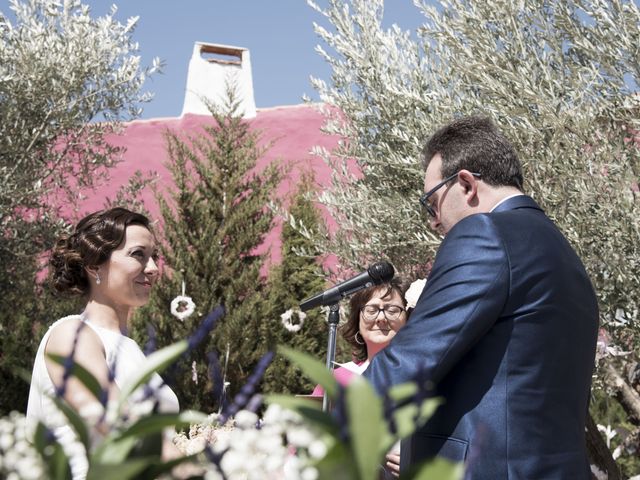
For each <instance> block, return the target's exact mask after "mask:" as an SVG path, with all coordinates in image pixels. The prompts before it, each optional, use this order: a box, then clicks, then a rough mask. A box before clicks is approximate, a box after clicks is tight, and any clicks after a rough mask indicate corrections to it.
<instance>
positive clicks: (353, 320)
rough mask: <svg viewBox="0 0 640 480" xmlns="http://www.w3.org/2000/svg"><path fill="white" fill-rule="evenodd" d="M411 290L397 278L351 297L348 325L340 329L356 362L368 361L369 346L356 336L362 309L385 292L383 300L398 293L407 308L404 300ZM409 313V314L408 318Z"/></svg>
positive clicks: (358, 330)
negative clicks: (378, 293)
mask: <svg viewBox="0 0 640 480" xmlns="http://www.w3.org/2000/svg"><path fill="white" fill-rule="evenodd" d="M408 288H409V285H407V284H406V282H405V281H404V280H402V279H401V278H398V277H395V278H394V279H393V280H391V281H390V282H388V283H383V284H381V285H374V286H372V287H369V288H365V289H364V290H360V291H359V292H357V293H355V294H354V295H353V296H352V297H351V301H350V302H349V317H348V318H347V321H346V323H345V324H344V325H343V326H342V327H340V333H341V334H342V337H343V338H344V339H345V340H346V341H347V343H348V344H349V345H351V355H352V357H353V358H354V360H357V361H359V362H361V361H364V360H366V359H367V353H368V352H367V345H366V344H365V343H364V342H362V344H360V343H358V342H357V341H356V334H359V333H360V309H361V308H362V307H364V306H365V305H366V304H367V302H368V301H369V300H371V298H372V297H373V295H374V294H375V293H376V292H379V291H384V295H382V297H381V298H387V297H388V296H390V295H392V293H393V292H397V293H398V294H399V295H400V298H401V299H402V304H403V305H404V306H405V307H406V306H407V300H406V299H405V298H404V294H405V292H406V291H407V289H408ZM408 314H409V312H407V318H408Z"/></svg>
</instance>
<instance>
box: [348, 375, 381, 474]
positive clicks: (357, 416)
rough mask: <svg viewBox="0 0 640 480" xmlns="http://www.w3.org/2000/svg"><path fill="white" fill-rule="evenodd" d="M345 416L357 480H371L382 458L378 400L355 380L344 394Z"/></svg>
mask: <svg viewBox="0 0 640 480" xmlns="http://www.w3.org/2000/svg"><path fill="white" fill-rule="evenodd" d="M346 406H347V416H348V420H349V432H350V442H351V448H352V450H353V457H354V460H355V462H356V465H357V468H358V473H359V476H358V478H359V479H361V480H374V479H375V478H376V473H377V471H378V468H379V465H378V463H377V461H378V460H380V459H381V457H382V456H383V455H384V454H385V451H384V450H383V445H382V444H381V440H382V439H383V438H384V437H383V436H384V435H385V433H387V428H386V422H385V420H384V418H383V415H382V400H381V399H380V397H379V396H378V395H377V394H376V392H375V390H374V389H373V387H372V386H371V384H370V383H369V382H368V381H366V380H365V379H364V378H362V377H357V378H355V379H354V380H353V381H352V382H351V383H350V384H349V386H348V387H347V391H346Z"/></svg>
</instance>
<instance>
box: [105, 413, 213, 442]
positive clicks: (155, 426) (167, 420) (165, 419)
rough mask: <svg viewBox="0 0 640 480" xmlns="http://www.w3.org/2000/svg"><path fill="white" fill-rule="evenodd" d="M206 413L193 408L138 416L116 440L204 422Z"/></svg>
mask: <svg viewBox="0 0 640 480" xmlns="http://www.w3.org/2000/svg"><path fill="white" fill-rule="evenodd" d="M207 418H208V417H207V415H205V414H204V413H201V412H196V411H194V410H185V411H184V412H181V413H156V414H153V415H148V416H146V417H142V418H140V419H139V420H138V421H137V422H135V423H134V424H133V425H131V426H130V427H129V428H127V429H126V430H125V431H124V432H121V433H120V434H119V435H118V437H117V439H116V440H121V439H124V438H127V437H131V436H133V437H143V436H145V435H150V434H153V433H158V432H162V431H163V430H164V429H165V428H167V427H178V428H180V427H186V426H189V425H191V424H194V423H205V422H206V421H207Z"/></svg>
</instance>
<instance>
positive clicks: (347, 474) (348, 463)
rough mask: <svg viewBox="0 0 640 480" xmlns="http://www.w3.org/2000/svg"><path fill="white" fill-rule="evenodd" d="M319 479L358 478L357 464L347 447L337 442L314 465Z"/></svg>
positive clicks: (347, 479) (349, 479)
mask: <svg viewBox="0 0 640 480" xmlns="http://www.w3.org/2000/svg"><path fill="white" fill-rule="evenodd" d="M314 466H315V467H316V469H317V470H318V478H321V479H322V478H329V479H331V480H353V479H356V478H358V472H357V471H356V468H355V467H356V466H355V463H354V462H353V458H352V457H351V455H350V452H349V449H348V448H347V447H346V445H344V444H342V443H340V442H336V443H335V444H334V445H333V446H332V447H330V448H329V451H328V452H327V454H326V455H325V456H324V457H323V458H322V459H321V460H320V461H319V462H318V463H316V464H315V465H314Z"/></svg>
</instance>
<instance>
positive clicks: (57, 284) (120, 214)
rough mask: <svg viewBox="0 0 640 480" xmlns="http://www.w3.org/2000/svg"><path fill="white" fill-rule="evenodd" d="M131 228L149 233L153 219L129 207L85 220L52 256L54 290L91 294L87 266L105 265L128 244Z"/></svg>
mask: <svg viewBox="0 0 640 480" xmlns="http://www.w3.org/2000/svg"><path fill="white" fill-rule="evenodd" d="M129 225H140V226H142V227H145V228H146V229H148V230H151V228H150V227H149V219H148V218H147V217H146V216H144V215H142V214H140V213H135V212H132V211H130V210H127V209H126V208H122V207H115V208H111V209H109V210H100V211H98V212H94V213H91V214H89V215H87V216H86V217H84V218H83V219H82V220H80V222H79V223H78V225H76V228H75V231H74V232H73V233H72V234H71V235H64V236H63V237H61V238H60V239H59V240H58V242H57V243H56V246H55V247H54V249H53V252H52V253H51V258H50V261H49V267H50V269H49V270H50V279H51V284H52V286H53V288H54V289H55V290H56V291H57V292H59V293H63V294H69V295H85V294H88V293H89V276H88V275H87V272H86V270H85V269H86V268H87V267H95V266H98V265H101V264H103V263H104V262H106V261H107V260H109V257H111V252H113V251H114V250H115V249H116V248H118V246H119V245H120V244H121V243H122V242H123V241H124V236H125V232H126V230H127V227H128V226H129Z"/></svg>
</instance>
